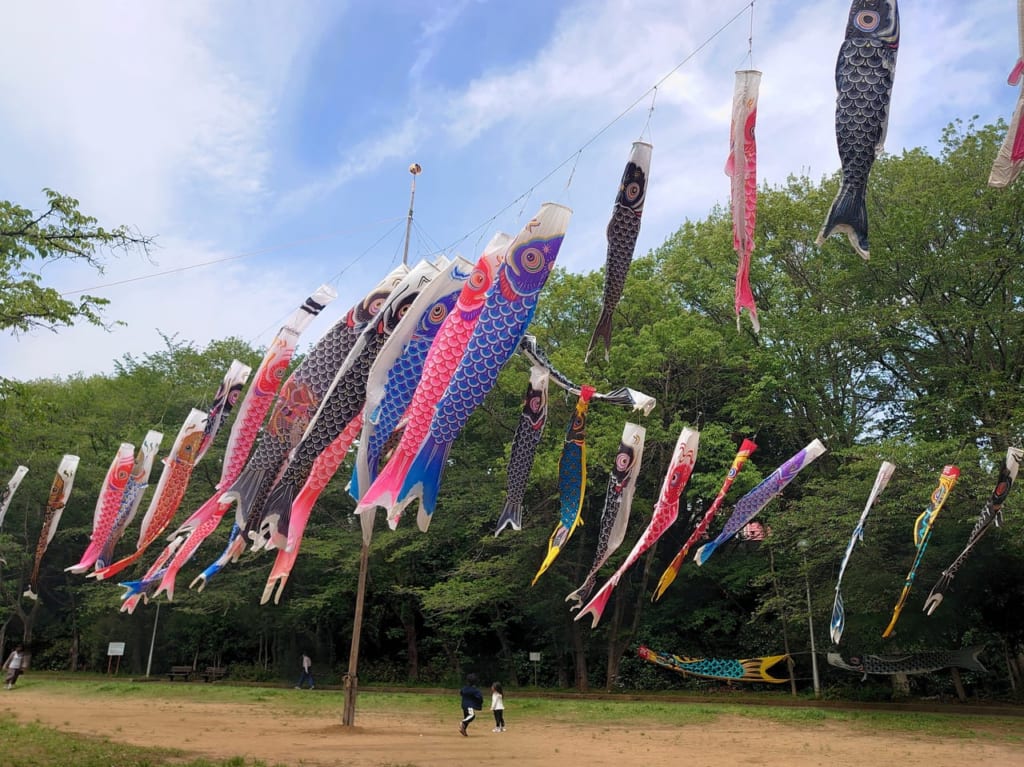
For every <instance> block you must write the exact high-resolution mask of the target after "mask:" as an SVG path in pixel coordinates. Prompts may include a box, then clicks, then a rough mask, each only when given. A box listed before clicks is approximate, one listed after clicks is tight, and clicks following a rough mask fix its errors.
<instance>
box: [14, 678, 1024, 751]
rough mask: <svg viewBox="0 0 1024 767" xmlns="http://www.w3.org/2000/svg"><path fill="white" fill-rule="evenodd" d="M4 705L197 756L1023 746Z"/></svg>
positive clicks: (742, 729) (41, 699) (154, 703)
mask: <svg viewBox="0 0 1024 767" xmlns="http://www.w3.org/2000/svg"><path fill="white" fill-rule="evenodd" d="M0 711H2V712H9V713H11V714H14V715H15V716H17V718H18V719H19V720H20V721H23V722H31V721H38V722H40V723H42V724H45V725H47V726H50V727H54V728H55V729H58V730H61V731H63V732H73V733H81V734H85V735H93V736H96V735H103V736H107V737H109V738H110V739H111V740H114V741H118V742H123V743H133V744H138V745H149V746H166V747H174V748H181V749H183V750H185V751H187V752H188V753H189V755H190V756H194V757H200V756H202V757H207V758H227V757H232V756H247V757H250V758H259V759H262V760H264V761H265V762H267V763H268V764H269V765H278V764H285V765H289V766H290V767H299V766H301V765H308V766H310V767H312V766H314V765H315V766H316V767H321V766H323V765H332V766H335V767H385V766H392V767H452V765H487V766H491V765H501V766H502V767H504V766H505V765H508V766H509V767H511V766H512V765H515V767H542V766H543V767H552V766H553V765H558V764H559V763H563V764H565V763H568V764H572V765H576V764H581V765H586V766H587V767H641V765H642V766H643V767H659V766H660V765H675V764H685V765H687V767H734V766H736V765H770V766H775V765H778V766H779V767H811V766H812V765H815V766H816V765H823V766H825V767H844V766H845V765H850V766H851V767H852V766H854V765H856V766H857V767H860V766H861V765H871V764H886V765H898V767H946V766H947V765H948V766H949V767H954V766H955V767H962V765H970V764H984V765H986V767H1021V765H1024V747H1022V746H1021V745H1019V744H1017V745H1014V744H1007V743H992V742H988V741H986V739H985V738H984V737H983V736H982V737H979V738H972V739H964V740H957V739H954V738H942V739H936V738H934V737H933V736H923V735H922V736H918V735H915V734H913V733H893V732H880V733H877V734H872V733H865V732H863V731H861V730H857V729H853V728H849V727H845V726H843V725H841V724H837V723H833V722H828V723H821V724H809V725H793V724H773V723H771V722H769V721H768V720H758V719H747V718H744V717H737V716H722V717H720V718H719V719H717V720H715V721H714V722H711V723H701V724H692V725H686V726H668V725H662V724H650V725H646V724H645V725H641V726H636V725H633V726H630V727H623V726H617V725H609V724H606V723H600V724H593V725H587V724H584V725H582V726H568V725H565V724H562V723H536V722H530V723H526V724H523V725H521V726H517V723H516V722H515V719H514V717H513V716H512V713H513V712H509V714H510V716H509V728H508V731H507V732H504V733H492V732H491V725H492V724H493V723H492V721H491V717H490V715H489V713H485V714H483V715H481V716H480V718H479V719H478V720H477V721H476V722H474V723H473V725H472V726H471V727H470V733H469V736H468V737H462V736H460V735H459V733H458V731H457V726H456V721H455V719H454V718H449V719H444V720H441V719H439V718H436V717H433V718H430V719H429V720H428V719H427V718H420V719H417V720H415V721H407V720H403V719H401V718H398V717H396V716H393V715H389V714H381V713H376V712H365V713H362V712H361V713H360V714H359V716H358V718H357V725H358V726H356V727H342V726H341V725H340V724H339V717H340V706H339V712H338V714H336V715H331V716H328V715H304V716H296V715H292V714H281V715H277V716H268V709H267V707H266V706H259V705H248V704H232V705H227V704H224V703H221V702H216V703H197V702H193V701H180V700H173V699H167V700H164V699H160V698H158V697H148V696H147V697H146V698H145V699H142V700H140V699H138V698H136V697H135V696H133V697H132V698H131V699H128V698H126V699H123V700H119V699H111V698H106V697H105V698H104V699H103V700H102V702H101V703H99V704H97V705H96V706H94V707H90V706H89V705H87V704H85V705H83V701H82V699H81V698H78V697H69V696H62V695H61V694H59V693H57V692H55V691H53V690H46V689H39V688H34V687H32V686H31V685H26V686H25V687H23V688H19V689H15V690H13V691H11V692H5V691H0Z"/></svg>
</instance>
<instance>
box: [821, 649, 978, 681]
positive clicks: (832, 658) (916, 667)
mask: <svg viewBox="0 0 1024 767" xmlns="http://www.w3.org/2000/svg"><path fill="white" fill-rule="evenodd" d="M984 649H985V648H984V647H965V648H964V649H962V650H946V651H943V650H936V651H932V652H915V653H908V654H906V655H863V656H858V655H851V656H850V660H848V661H846V660H843V656H841V655H840V654H839V653H837V652H830V653H828V654H827V655H826V656H825V657H826V659H827V660H828V665H830V666H835V667H836V668H841V669H846V670H847V671H859V672H860V673H861V674H863V675H864V678H865V679H867V676H868V674H927V673H930V672H932V671H938V670H939V669H943V668H953V667H956V668H965V669H968V670H969V671H978V672H980V673H982V674H983V673H985V671H986V669H985V667H984V666H983V665H981V661H979V660H978V656H979V655H980V654H981V651H982V650H984Z"/></svg>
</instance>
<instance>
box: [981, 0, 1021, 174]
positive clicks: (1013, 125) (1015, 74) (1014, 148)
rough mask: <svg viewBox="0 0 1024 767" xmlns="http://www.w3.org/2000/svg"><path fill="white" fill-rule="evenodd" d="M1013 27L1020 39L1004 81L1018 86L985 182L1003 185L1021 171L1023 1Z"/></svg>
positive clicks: (1019, 5) (1018, 5) (1018, 4)
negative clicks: (1018, 48) (1014, 58)
mask: <svg viewBox="0 0 1024 767" xmlns="http://www.w3.org/2000/svg"><path fill="white" fill-rule="evenodd" d="M1017 29H1018V36H1019V38H1020V58H1019V59H1017V63H1016V64H1015V65H1014V67H1013V70H1012V71H1011V72H1010V76H1009V78H1007V82H1008V83H1009V84H1010V85H1019V86H1021V89H1020V93H1019V94H1018V96H1017V106H1016V107H1015V108H1014V110H1013V117H1012V118H1010V127H1009V129H1008V130H1007V131H1006V139H1005V140H1004V141H1003V145H1002V146H1001V147H1000V148H999V154H997V155H996V159H995V162H994V163H992V172H991V174H989V177H988V185H989V186H995V187H1005V186H1009V185H1010V184H1012V183H1013V182H1014V181H1015V180H1016V178H1017V176H1019V175H1020V172H1021V170H1024V0H1017Z"/></svg>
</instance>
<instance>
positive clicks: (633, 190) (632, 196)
mask: <svg viewBox="0 0 1024 767" xmlns="http://www.w3.org/2000/svg"><path fill="white" fill-rule="evenodd" d="M642 191H643V187H642V186H640V183H639V182H638V181H632V182H630V183H629V184H627V185H626V199H627V200H629V201H630V202H633V201H635V200H636V199H637V198H638V197H639V196H640V193H641V192H642Z"/></svg>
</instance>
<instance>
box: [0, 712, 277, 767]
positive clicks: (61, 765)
mask: <svg viewBox="0 0 1024 767" xmlns="http://www.w3.org/2000/svg"><path fill="white" fill-rule="evenodd" d="M0 743H3V764H4V767H43V766H45V767H110V765H112V764H116V765H118V767H165V766H166V767H172V765H173V767H269V765H267V764H265V763H264V762H260V761H256V762H248V761H246V760H245V759H242V758H241V757H235V758H232V759H228V760H225V761H219V762H210V761H208V760H205V759H200V760H196V761H191V762H184V761H182V759H183V757H182V752H181V751H179V750H177V749H170V748H143V747H139V746H128V745H124V744H121V743H113V742H111V741H109V740H107V739H105V738H89V737H85V736H83V735H68V734H66V733H62V732H60V731H59V730H54V729H51V728H49V727H43V726H42V725H39V724H34V723H33V724H18V723H17V722H16V721H15V720H14V719H13V718H12V717H10V716H5V717H0Z"/></svg>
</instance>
